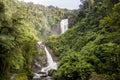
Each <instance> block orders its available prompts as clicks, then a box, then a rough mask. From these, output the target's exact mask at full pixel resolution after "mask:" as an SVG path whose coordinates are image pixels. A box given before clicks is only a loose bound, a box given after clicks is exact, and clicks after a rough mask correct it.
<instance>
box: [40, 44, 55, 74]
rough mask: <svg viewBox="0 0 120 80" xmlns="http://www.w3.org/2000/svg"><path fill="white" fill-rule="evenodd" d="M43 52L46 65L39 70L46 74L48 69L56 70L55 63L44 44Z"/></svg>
mask: <svg viewBox="0 0 120 80" xmlns="http://www.w3.org/2000/svg"><path fill="white" fill-rule="evenodd" d="M45 52H46V56H47V64H48V66H47V67H44V68H42V70H41V72H46V73H47V74H48V71H49V70H51V69H54V70H57V63H56V62H54V61H53V59H52V57H51V55H50V53H49V52H48V50H47V48H46V46H45Z"/></svg>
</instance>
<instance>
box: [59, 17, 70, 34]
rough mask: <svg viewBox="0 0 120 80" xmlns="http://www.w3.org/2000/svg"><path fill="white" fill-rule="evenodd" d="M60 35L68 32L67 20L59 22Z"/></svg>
mask: <svg viewBox="0 0 120 80" xmlns="http://www.w3.org/2000/svg"><path fill="white" fill-rule="evenodd" d="M60 28H61V34H63V33H64V32H65V31H67V30H68V19H63V20H61V22H60Z"/></svg>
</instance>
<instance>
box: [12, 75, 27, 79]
mask: <svg viewBox="0 0 120 80" xmlns="http://www.w3.org/2000/svg"><path fill="white" fill-rule="evenodd" d="M14 80H28V78H27V76H26V74H20V75H17V77H16V78H15V79H14Z"/></svg>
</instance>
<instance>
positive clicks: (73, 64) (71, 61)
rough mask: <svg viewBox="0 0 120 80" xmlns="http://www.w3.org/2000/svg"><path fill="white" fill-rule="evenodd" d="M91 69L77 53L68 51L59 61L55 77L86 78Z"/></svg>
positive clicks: (66, 78) (65, 79) (82, 79)
mask: <svg viewBox="0 0 120 80" xmlns="http://www.w3.org/2000/svg"><path fill="white" fill-rule="evenodd" d="M91 71H93V68H92V66H91V65H90V64H89V63H87V62H85V61H84V60H82V59H81V57H80V55H79V54H78V53H75V52H73V53H70V54H68V55H67V56H64V57H63V58H62V59H61V61H60V67H59V69H58V71H57V72H56V73H55V75H54V76H55V78H60V79H62V80H86V79H87V77H88V76H89V75H90V73H91Z"/></svg>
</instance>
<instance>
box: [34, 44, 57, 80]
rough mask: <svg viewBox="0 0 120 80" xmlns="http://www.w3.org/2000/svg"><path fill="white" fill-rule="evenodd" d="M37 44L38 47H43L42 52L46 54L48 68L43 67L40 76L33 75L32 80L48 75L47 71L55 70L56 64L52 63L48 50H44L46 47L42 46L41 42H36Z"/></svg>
mask: <svg viewBox="0 0 120 80" xmlns="http://www.w3.org/2000/svg"><path fill="white" fill-rule="evenodd" d="M38 44H39V45H40V46H43V47H44V50H45V53H46V56H47V64H48V66H47V67H43V68H42V69H41V73H42V74H37V73H35V76H34V77H33V80H34V79H35V80H36V79H37V78H40V77H41V76H44V75H48V71H50V70H57V63H56V62H54V61H53V59H52V56H51V55H50V53H49V51H48V49H47V48H46V46H45V45H43V44H42V42H38ZM43 73H44V74H43Z"/></svg>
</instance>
